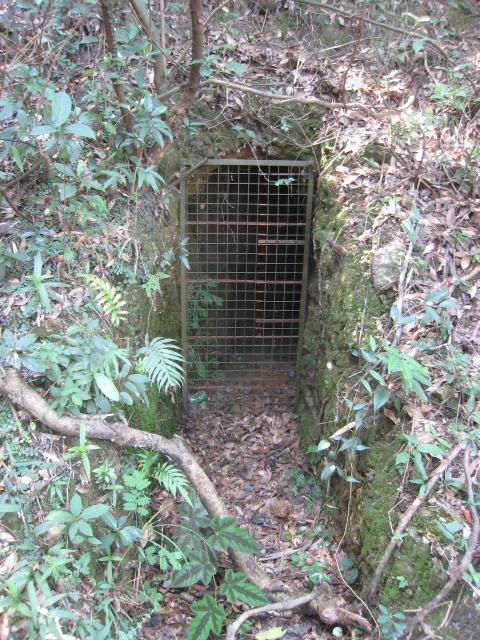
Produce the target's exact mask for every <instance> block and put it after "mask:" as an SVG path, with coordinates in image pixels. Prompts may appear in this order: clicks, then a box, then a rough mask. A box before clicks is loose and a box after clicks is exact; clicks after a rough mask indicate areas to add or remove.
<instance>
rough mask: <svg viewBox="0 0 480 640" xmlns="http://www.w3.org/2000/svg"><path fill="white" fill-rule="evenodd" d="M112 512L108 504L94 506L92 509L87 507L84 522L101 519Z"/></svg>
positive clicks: (83, 516)
mask: <svg viewBox="0 0 480 640" xmlns="http://www.w3.org/2000/svg"><path fill="white" fill-rule="evenodd" d="M109 511H110V507H109V506H108V505H107V504H92V506H91V507H87V508H86V509H85V510H84V512H83V513H82V518H83V519H84V520H93V519H94V518H100V517H101V516H105V515H106V514H107V513H108V512H109Z"/></svg>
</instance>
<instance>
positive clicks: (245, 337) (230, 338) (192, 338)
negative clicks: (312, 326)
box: [189, 333, 298, 346]
mask: <svg viewBox="0 0 480 640" xmlns="http://www.w3.org/2000/svg"><path fill="white" fill-rule="evenodd" d="M294 338H298V335H297V334H296V333H292V334H289V335H288V336H287V335H285V336H284V335H280V336H279V335H277V334H275V335H274V336H210V335H208V336H189V339H190V340H194V341H195V342H198V341H199V340H206V342H207V343H208V341H209V340H293V339H294ZM240 346H241V345H240Z"/></svg>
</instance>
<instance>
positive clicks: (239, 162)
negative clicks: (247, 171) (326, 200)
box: [203, 158, 313, 167]
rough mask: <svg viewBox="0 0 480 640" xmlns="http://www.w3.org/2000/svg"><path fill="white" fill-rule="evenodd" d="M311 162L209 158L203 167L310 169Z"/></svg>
mask: <svg viewBox="0 0 480 640" xmlns="http://www.w3.org/2000/svg"><path fill="white" fill-rule="evenodd" d="M312 164H313V160H246V159H244V158H240V159H239V158H217V159H216V158H211V159H209V160H207V161H206V162H205V163H204V165H203V166H205V165H207V166H209V167H214V166H218V167H231V166H236V167H237V166H240V167H311V166H312Z"/></svg>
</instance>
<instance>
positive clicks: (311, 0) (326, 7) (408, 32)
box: [299, 0, 449, 61]
mask: <svg viewBox="0 0 480 640" xmlns="http://www.w3.org/2000/svg"><path fill="white" fill-rule="evenodd" d="M299 2H303V3H304V4H308V5H311V6H312V7H318V8H319V9H322V10H323V11H327V12H328V13H336V14H338V15H340V16H342V17H344V18H347V19H348V20H361V21H363V22H366V23H367V24H371V25H374V26H375V27H380V28H381V29H385V30H387V31H393V33H399V34H401V35H404V36H408V37H414V38H421V39H422V40H424V41H425V42H426V43H427V44H429V45H430V46H431V47H432V49H435V51H436V52H437V53H438V54H439V55H440V56H442V58H443V59H444V60H447V61H448V60H449V57H448V55H447V53H446V52H445V51H443V49H442V48H441V47H440V46H439V45H438V44H437V43H436V42H434V41H433V40H432V39H431V38H429V37H428V36H426V35H425V34H424V33H421V32H420V31H414V30H413V29H403V28H402V27H395V26H393V25H392V24H386V23H384V22H379V21H378V20H373V19H372V18H366V17H364V16H361V15H358V14H357V13H349V12H348V11H345V10H343V9H338V8H337V7H332V5H331V4H326V3H325V2H317V1H316V0H299Z"/></svg>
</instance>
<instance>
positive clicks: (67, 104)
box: [52, 91, 72, 127]
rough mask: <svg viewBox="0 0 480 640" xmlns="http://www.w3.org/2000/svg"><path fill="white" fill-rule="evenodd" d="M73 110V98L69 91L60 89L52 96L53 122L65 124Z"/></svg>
mask: <svg viewBox="0 0 480 640" xmlns="http://www.w3.org/2000/svg"><path fill="white" fill-rule="evenodd" d="M71 111H72V100H71V98H70V96H69V95H68V93H65V91H59V92H58V93H55V94H54V95H53V98H52V122H53V124H54V125H55V126H57V127H59V126H61V125H62V124H64V123H65V122H66V121H67V120H68V118H69V116H70V113H71Z"/></svg>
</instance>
